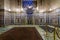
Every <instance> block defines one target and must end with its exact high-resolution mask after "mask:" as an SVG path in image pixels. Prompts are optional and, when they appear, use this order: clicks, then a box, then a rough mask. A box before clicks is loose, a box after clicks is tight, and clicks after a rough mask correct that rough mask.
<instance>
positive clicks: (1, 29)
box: [0, 25, 60, 40]
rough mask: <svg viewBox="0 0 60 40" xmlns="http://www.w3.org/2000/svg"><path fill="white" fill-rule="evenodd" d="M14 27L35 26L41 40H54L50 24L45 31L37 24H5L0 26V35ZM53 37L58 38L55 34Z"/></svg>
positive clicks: (57, 39)
mask: <svg viewBox="0 0 60 40" xmlns="http://www.w3.org/2000/svg"><path fill="white" fill-rule="evenodd" d="M14 27H35V28H36V30H37V31H38V32H39V34H40V35H41V36H42V38H43V40H54V32H53V31H52V30H53V29H54V27H53V26H50V29H49V30H48V31H47V32H46V29H45V26H39V25H9V26H5V27H0V35H1V34H3V33H4V32H6V31H8V30H10V29H12V28H14ZM48 28H49V27H48ZM50 30H51V31H50ZM46 35H47V36H46ZM55 35H56V34H55ZM55 39H56V40H60V39H59V38H58V37H57V35H56V37H55Z"/></svg>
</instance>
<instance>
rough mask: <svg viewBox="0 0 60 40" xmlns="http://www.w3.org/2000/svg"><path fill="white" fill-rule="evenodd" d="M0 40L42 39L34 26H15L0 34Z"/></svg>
mask: <svg viewBox="0 0 60 40" xmlns="http://www.w3.org/2000/svg"><path fill="white" fill-rule="evenodd" d="M0 40H42V37H41V36H40V35H39V33H38V31H37V30H36V29H35V27H15V28H13V29H11V30H9V31H7V32H5V33H4V34H2V35H0Z"/></svg>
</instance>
